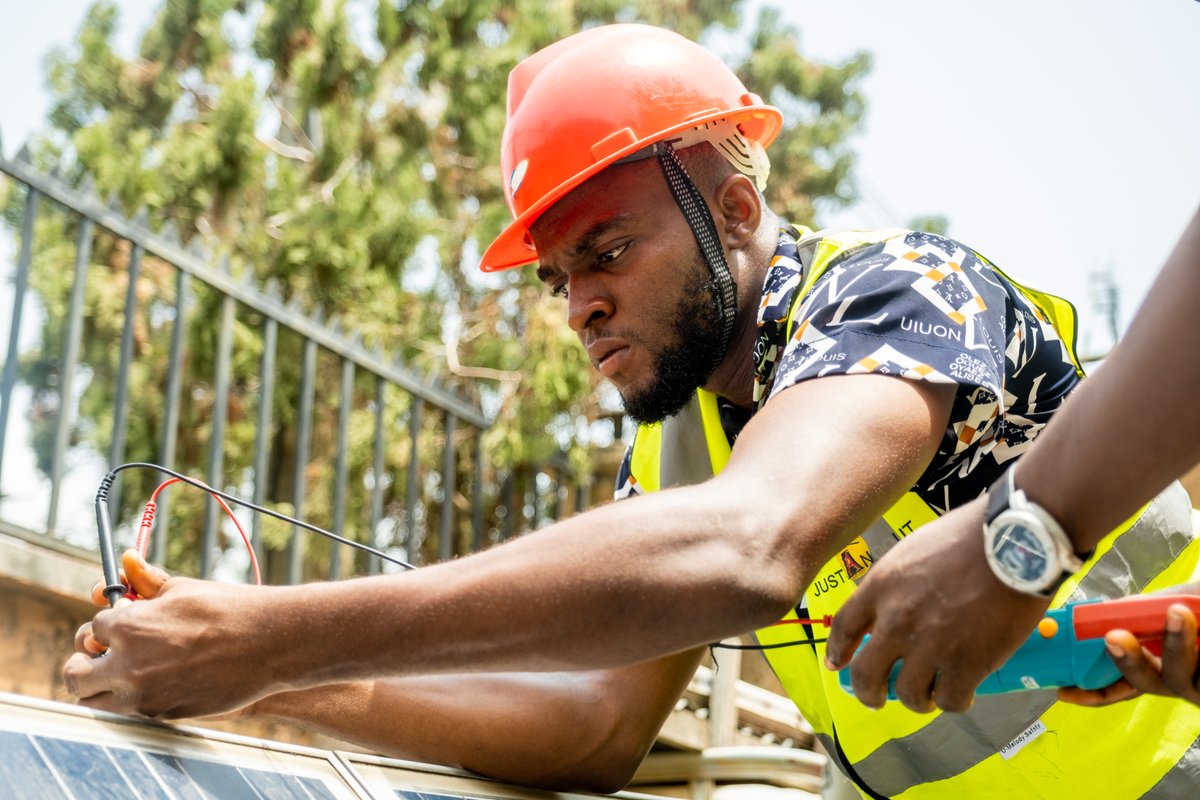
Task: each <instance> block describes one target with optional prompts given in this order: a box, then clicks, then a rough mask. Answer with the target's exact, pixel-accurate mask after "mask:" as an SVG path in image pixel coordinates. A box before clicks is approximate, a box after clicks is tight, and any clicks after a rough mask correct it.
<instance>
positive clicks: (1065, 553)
mask: <svg viewBox="0 0 1200 800" xmlns="http://www.w3.org/2000/svg"><path fill="white" fill-rule="evenodd" d="M1015 471H1016V470H1014V469H1009V470H1007V471H1006V472H1005V473H1004V474H1003V475H1001V476H1000V478H999V479H997V480H996V482H995V483H993V484H992V486H991V488H990V489H988V493H987V495H988V496H987V509H986V511H985V512H984V519H983V547H984V554H985V555H986V556H987V561H988V566H990V567H991V568H992V572H994V573H996V577H997V578H999V579H1000V580H1001V581H1002V582H1003V583H1004V584H1005V585H1006V586H1010V587H1012V588H1013V589H1016V590H1017V591H1018V592H1024V593H1025V594H1030V595H1034V596H1035V597H1053V596H1054V593H1055V592H1056V591H1058V587H1060V586H1062V584H1063V581H1065V580H1066V579H1067V578H1069V577H1071V576H1072V575H1074V574H1075V573H1076V572H1078V571H1079V568H1080V567H1082V566H1083V559H1081V558H1080V557H1079V556H1078V555H1076V554H1075V549H1074V547H1073V546H1072V544H1071V540H1070V539H1069V538H1067V534H1066V531H1064V530H1063V528H1062V526H1061V525H1059V524H1058V521H1057V520H1055V519H1054V517H1052V516H1050V512H1048V511H1047V510H1046V509H1044V508H1042V507H1041V506H1039V505H1038V504H1037V503H1034V502H1032V501H1031V500H1029V498H1027V497H1026V496H1025V493H1024V492H1023V491H1021V490H1020V489H1018V488H1017V487H1016V485H1015V484H1014V482H1013V481H1014V478H1013V473H1014V472H1015ZM1084 558H1086V556H1085V557H1084Z"/></svg>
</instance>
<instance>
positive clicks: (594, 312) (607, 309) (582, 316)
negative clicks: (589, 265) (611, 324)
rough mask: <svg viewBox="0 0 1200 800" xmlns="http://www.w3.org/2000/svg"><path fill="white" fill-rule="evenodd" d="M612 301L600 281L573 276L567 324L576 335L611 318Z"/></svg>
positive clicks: (569, 293)
mask: <svg viewBox="0 0 1200 800" xmlns="http://www.w3.org/2000/svg"><path fill="white" fill-rule="evenodd" d="M612 313H613V303H612V299H611V298H610V297H609V296H608V293H607V292H605V291H604V288H603V286H602V285H601V284H600V282H599V281H594V280H590V279H589V278H586V277H584V276H575V275H573V276H571V279H570V281H569V282H568V284H567V324H568V325H570V326H571V330H573V331H575V332H576V333H583V332H584V331H585V330H587V329H588V328H589V327H590V326H592V325H595V324H596V323H598V322H601V321H603V320H604V319H606V318H608V317H611V316H612Z"/></svg>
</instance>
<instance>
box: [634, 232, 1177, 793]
mask: <svg viewBox="0 0 1200 800" xmlns="http://www.w3.org/2000/svg"><path fill="white" fill-rule="evenodd" d="M804 233H806V234H809V235H805V236H803V238H801V239H800V240H799V241H798V243H797V245H798V250H799V253H800V260H801V263H802V264H803V266H804V271H805V275H804V281H803V284H802V286H801V288H800V289H799V290H798V291H797V293H796V297H795V300H794V302H793V306H792V313H791V316H790V318H789V329H790V328H791V327H792V323H794V321H795V317H796V311H797V309H799V308H800V306H801V305H802V303H803V300H804V297H805V295H806V294H807V293H808V290H809V289H810V288H811V287H812V285H813V284H814V283H815V282H816V280H817V278H818V277H820V275H821V274H822V273H823V272H824V271H825V269H826V268H827V267H828V266H829V265H830V262H831V261H832V260H833V259H834V258H835V257H837V256H838V255H840V254H842V253H844V252H845V251H846V250H847V249H849V248H851V247H857V246H859V245H861V244H864V243H869V242H874V241H882V240H884V239H887V238H890V237H892V236H896V235H900V234H902V233H903V232H902V231H897V230H888V231H878V232H874V233H870V234H867V233H858V232H855V233H850V234H845V233H839V234H829V233H822V234H815V235H814V234H811V233H810V232H808V231H804ZM1005 279H1006V280H1010V279H1008V278H1007V276H1005ZM1010 283H1013V285H1014V286H1015V287H1016V288H1017V289H1018V290H1020V291H1021V292H1022V294H1024V295H1025V297H1026V298H1028V299H1029V300H1030V301H1031V302H1032V304H1033V305H1034V306H1035V307H1036V308H1037V311H1038V313H1039V314H1041V315H1043V316H1044V318H1045V319H1047V320H1049V321H1050V322H1051V323H1052V324H1053V325H1054V326H1055V328H1056V329H1057V331H1058V332H1059V335H1060V337H1061V338H1062V340H1063V342H1064V346H1065V347H1066V348H1067V350H1068V354H1069V355H1070V357H1071V360H1072V361H1073V362H1074V363H1075V365H1076V369H1077V370H1078V369H1079V364H1078V360H1077V359H1076V358H1075V354H1074V335H1075V311H1074V308H1072V307H1071V305H1070V304H1069V303H1067V302H1066V301H1065V300H1061V299H1060V298H1057V297H1054V296H1052V295H1047V294H1043V293H1041V292H1036V291H1034V290H1031V289H1028V288H1026V287H1023V286H1020V285H1019V284H1016V283H1015V282H1012V281H1011V280H1010ZM1080 374H1081V375H1082V371H1081V370H1080ZM729 454H730V446H729V442H728V439H727V438H726V436H725V432H724V430H723V428H722V426H721V421H720V416H719V413H718V408H717V401H716V397H715V396H714V395H712V394H710V393H708V392H705V391H703V390H700V391H698V392H697V395H696V397H695V398H694V399H693V401H692V403H691V404H690V405H689V406H688V407H687V408H686V409H684V411H682V412H681V413H680V414H678V415H676V416H674V417H671V418H669V419H667V420H665V421H664V422H662V423H658V424H654V425H642V426H640V427H639V428H638V430H637V434H636V437H635V439H634V445H633V452H632V454H631V463H630V468H631V472H632V474H633V476H634V477H635V478H636V480H637V483H638V485H639V486H640V488H641V489H642V490H643V491H648V492H651V491H656V490H658V489H660V488H666V487H669V486H674V485H690V484H696V483H700V482H703V481H704V480H707V479H708V478H710V477H712V476H713V475H715V474H717V473H719V472H720V471H721V470H722V469H723V468H724V467H725V464H726V462H727V461H728V460H729ZM936 516H937V514H936V512H935V511H934V510H933V509H932V508H931V507H930V506H929V505H928V504H926V503H925V502H924V501H923V500H922V499H921V498H920V497H919V496H918V495H916V494H915V493H913V492H909V493H907V494H905V495H904V496H903V497H901V498H900V500H899V501H898V502H897V503H896V504H895V505H893V506H892V507H891V508H890V509H888V511H886V512H885V513H884V514H883V517H882V518H880V519H879V520H876V522H875V523H873V524H872V525H871V526H869V527H868V528H867V530H866V531H864V532H863V533H862V535H861V536H859V537H858V538H857V539H855V540H854V541H853V542H851V543H850V544H849V545H848V546H847V547H846V548H845V549H844V550H843V551H842V552H841V553H840V554H839V555H838V556H837V557H835V558H833V559H831V560H830V561H829V563H827V564H825V565H824V567H822V569H821V570H820V571H819V572H818V573H817V578H816V579H815V580H814V581H813V583H812V584H811V585H810V586H809V587H808V588H807V589H806V590H805V591H804V595H803V600H802V602H801V603H798V604H797V605H798V606H799V607H803V608H807V610H808V615H809V616H810V617H821V616H823V615H825V614H835V613H836V612H837V610H838V609H839V608H840V607H841V606H842V604H843V603H844V602H845V601H846V599H847V598H848V597H849V596H850V594H851V593H852V592H853V591H854V588H855V585H856V583H857V582H858V581H859V580H861V578H862V577H863V576H864V575H865V574H866V572H867V571H868V570H869V568H870V566H871V564H872V563H874V561H875V560H877V559H879V558H881V557H883V555H884V554H885V553H886V551H887V550H888V549H889V548H890V547H891V546H892V545H893V544H895V542H897V541H899V540H900V539H901V538H903V537H905V536H907V535H909V534H910V533H912V532H913V531H914V530H916V529H917V528H919V527H920V526H921V525H924V524H925V523H927V522H929V521H931V520H933V519H934V518H936ZM1198 562H1200V544H1198V540H1197V538H1196V536H1195V534H1194V532H1193V528H1192V524H1191V507H1190V501H1189V500H1188V497H1187V493H1186V492H1185V491H1184V490H1183V488H1182V487H1181V486H1179V484H1177V483H1176V484H1175V485H1173V486H1172V487H1170V488H1169V489H1168V490H1167V491H1165V492H1163V494H1161V495H1160V496H1159V497H1157V498H1156V499H1155V500H1154V501H1153V502H1151V503H1150V504H1149V505H1147V506H1146V507H1145V508H1143V509H1142V510H1141V511H1140V512H1139V513H1138V514H1137V515H1135V516H1134V517H1133V518H1132V519H1130V520H1129V521H1128V522H1126V523H1125V524H1124V525H1122V526H1121V527H1120V528H1118V529H1117V530H1115V531H1114V532H1113V533H1111V534H1109V535H1108V536H1107V537H1105V539H1104V540H1103V541H1101V543H1100V544H1099V545H1098V546H1097V548H1096V552H1095V553H1094V554H1093V556H1092V557H1091V558H1090V559H1088V561H1087V563H1086V564H1085V565H1084V567H1083V569H1082V570H1080V572H1079V573H1078V574H1076V575H1075V576H1073V577H1072V578H1071V579H1070V580H1068V581H1067V582H1066V583H1065V584H1064V585H1063V586H1062V588H1061V589H1060V590H1059V592H1058V594H1057V595H1056V596H1055V598H1054V601H1053V603H1052V607H1058V606H1061V605H1063V604H1064V603H1066V602H1068V601H1075V600H1081V599H1088V598H1094V597H1119V596H1124V595H1127V594H1137V593H1142V592H1150V591H1154V590H1157V589H1161V588H1163V587H1166V586H1171V585H1177V584H1180V583H1185V582H1188V581H1189V580H1193V579H1195V577H1196V574H1197V564H1198ZM795 617H796V614H795V613H794V612H791V613H789V614H788V616H787V617H785V619H787V618H793V619H794V618H795ZM797 629H798V626H795V625H781V626H776V627H771V628H764V629H762V630H760V631H758V632H757V634H756V635H757V638H758V641H759V643H760V644H763V645H769V644H774V643H780V642H787V641H794V640H796V639H798V638H802V637H801V636H798V635H797ZM763 652H764V655H765V656H766V658H767V660H768V662H769V663H770V664H771V667H772V668H773V669H774V671H775V673H776V675H777V676H778V677H779V680H780V682H781V683H782V684H783V686H784V688H785V689H786V690H787V692H788V694H789V696H790V697H791V698H792V700H793V701H795V703H796V705H797V706H798V707H799V709H800V711H801V713H802V714H803V715H804V717H805V719H806V720H807V721H808V722H809V723H810V724H811V725H812V727H813V730H814V732H815V734H816V735H817V737H818V738H819V739H820V740H821V742H822V743H823V745H824V747H825V749H826V751H827V752H828V753H829V754H830V756H831V758H833V759H834V760H836V761H837V762H838V763H839V764H840V765H841V766H842V769H843V770H844V771H845V772H847V774H849V775H850V776H851V778H852V779H854V780H855V782H856V783H857V784H858V785H859V786H860V789H861V790H862V791H863V792H864V795H865V796H867V797H896V798H903V800H925V799H926V798H939V799H942V798H954V799H955V800H958V799H960V798H962V799H970V800H975V798H992V797H1003V798H1009V797H1012V798H1023V799H1024V798H1047V799H1048V800H1050V799H1052V800H1068V799H1070V798H1080V799H1081V800H1119V799H1121V798H1162V800H1167V798H1200V709H1197V708H1196V707H1195V706H1191V705H1189V704H1186V703H1183V702H1181V701H1172V700H1169V699H1166V698H1159V697H1142V698H1138V699H1136V700H1132V701H1127V702H1123V703H1117V704H1115V705H1112V706H1108V707H1105V708H1099V709H1091V708H1081V707H1078V706H1073V705H1070V704H1066V703H1059V702H1057V701H1056V699H1055V694H1054V692H1053V691H1049V690H1041V691H1037V690H1035V691H1029V692H1020V693H1016V694H1007V695H992V696H981V697H978V698H977V699H976V702H975V705H974V707H973V708H972V709H971V710H970V711H968V712H966V713H962V714H944V713H940V712H938V713H934V714H917V713H914V712H911V711H909V710H908V709H906V708H904V707H903V706H902V705H901V704H900V703H898V702H890V703H888V704H887V705H886V706H885V708H883V709H881V710H878V711H874V710H871V709H868V708H867V707H865V706H863V705H862V704H860V703H859V702H858V701H857V700H856V699H855V698H854V697H853V695H850V694H848V693H847V692H845V691H844V690H843V689H842V688H841V687H840V686H839V684H838V681H837V675H836V673H833V672H830V671H829V670H827V669H825V668H824V667H823V666H822V662H823V661H824V658H825V646H824V644H823V643H816V644H807V643H806V644H803V645H799V646H793V647H783V648H778V649H772V650H764V651H763Z"/></svg>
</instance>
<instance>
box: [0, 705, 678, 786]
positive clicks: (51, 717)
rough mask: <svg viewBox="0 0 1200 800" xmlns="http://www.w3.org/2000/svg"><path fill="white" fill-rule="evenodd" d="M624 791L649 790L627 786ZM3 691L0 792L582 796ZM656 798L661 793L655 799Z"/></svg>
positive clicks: (0, 710)
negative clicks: (191, 726) (105, 711)
mask: <svg viewBox="0 0 1200 800" xmlns="http://www.w3.org/2000/svg"><path fill="white" fill-rule="evenodd" d="M622 794H623V796H624V797H625V800H642V799H643V798H647V797H648V796H646V795H635V794H631V793H622ZM589 797H590V796H588V795H571V794H557V795H556V794H554V793H549V792H543V791H537V790H532V789H526V788H522V787H519V786H510V785H506V784H502V783H497V782H494V781H489V780H486V779H483V778H480V777H478V776H474V775H471V774H469V773H466V772H463V771H461V770H455V769H450V768H447V767H438V766H432V765H428V764H417V763H414V762H409V761H400V760H397V759H391V758H384V757H382V756H372V755H365V754H361V753H348V752H342V751H332V750H321V749H318V748H312V747H303V746H299V745H290V744H283V743H280V742H271V741H266V740H263V739H253V738H250V737H246V736H238V735H235V734H228V733H223V732H217V731H208V730H203V729H199V728H189V727H183V726H175V725H164V724H160V723H155V722H150V721H147V720H139V719H132V718H129V717H122V716H119V715H116V714H107V713H104V712H99V711H90V710H88V709H84V708H80V707H78V706H73V705H66V704H63V703H55V702H51V701H47V700H39V699H35V698H29V697H23V696H20V695H10V694H4V693H0V800H9V799H10V798H11V800H91V798H97V799H98V800H100V799H102V800H126V798H134V799H135V800H243V798H245V800H585V798H589ZM653 800H662V799H661V798H654V799H653Z"/></svg>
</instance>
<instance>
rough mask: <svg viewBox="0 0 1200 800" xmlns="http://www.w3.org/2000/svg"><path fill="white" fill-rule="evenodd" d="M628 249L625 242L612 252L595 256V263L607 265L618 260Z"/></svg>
mask: <svg viewBox="0 0 1200 800" xmlns="http://www.w3.org/2000/svg"><path fill="white" fill-rule="evenodd" d="M628 247H629V242H626V243H625V244H623V245H621V246H620V247H614V248H613V249H612V250H605V251H604V252H603V253H601V254H600V255H598V256H596V261H597V262H598V263H600V264H607V263H609V262H610V261H615V260H616V259H617V258H620V256H621V254H622V253H624V252H625V250H626V249H628Z"/></svg>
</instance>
